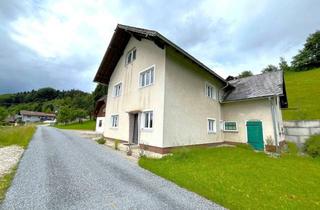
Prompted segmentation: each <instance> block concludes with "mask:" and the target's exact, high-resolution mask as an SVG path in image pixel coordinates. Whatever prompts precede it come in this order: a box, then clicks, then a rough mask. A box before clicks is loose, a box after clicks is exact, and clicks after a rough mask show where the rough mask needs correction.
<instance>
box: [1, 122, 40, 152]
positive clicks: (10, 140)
mask: <svg viewBox="0 0 320 210" xmlns="http://www.w3.org/2000/svg"><path fill="white" fill-rule="evenodd" d="M35 130H36V128H35V127H34V126H21V127H5V128H1V127H0V147H4V146H9V145H13V144H16V145H19V146H22V147H23V148H26V147H27V146H28V144H29V141H30V140H31V138H32V136H33V134H34V132H35Z"/></svg>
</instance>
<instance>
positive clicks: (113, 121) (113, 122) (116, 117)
mask: <svg viewBox="0 0 320 210" xmlns="http://www.w3.org/2000/svg"><path fill="white" fill-rule="evenodd" d="M118 122H119V115H111V127H112V128H117V127H118Z"/></svg>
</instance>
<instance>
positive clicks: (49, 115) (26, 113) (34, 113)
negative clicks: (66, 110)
mask: <svg viewBox="0 0 320 210" xmlns="http://www.w3.org/2000/svg"><path fill="white" fill-rule="evenodd" d="M20 114H21V115H28V116H39V117H55V116H56V115H55V114H53V113H44V112H34V111H27V110H21V111H20Z"/></svg>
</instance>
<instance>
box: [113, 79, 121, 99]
mask: <svg viewBox="0 0 320 210" xmlns="http://www.w3.org/2000/svg"><path fill="white" fill-rule="evenodd" d="M119 85H120V90H119V95H116V93H117V91H116V87H117V86H119ZM121 94H122V82H118V83H116V84H115V85H114V86H113V89H112V96H113V97H119V96H121Z"/></svg>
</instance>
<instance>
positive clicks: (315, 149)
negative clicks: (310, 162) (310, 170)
mask: <svg viewBox="0 0 320 210" xmlns="http://www.w3.org/2000/svg"><path fill="white" fill-rule="evenodd" d="M304 151H305V152H306V153H307V154H309V155H310V156H311V157H319V156H320V135H316V136H311V137H310V138H309V139H308V140H307V141H306V142H305V143H304Z"/></svg>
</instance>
